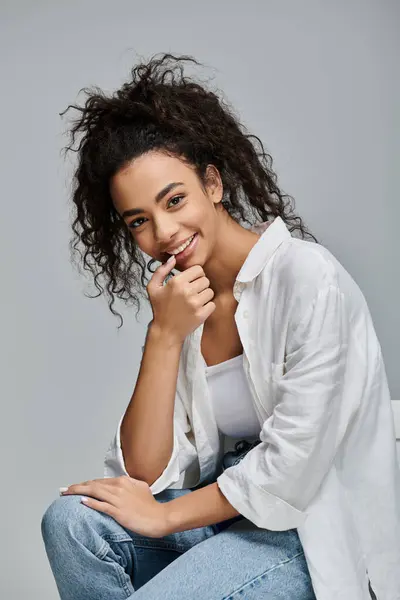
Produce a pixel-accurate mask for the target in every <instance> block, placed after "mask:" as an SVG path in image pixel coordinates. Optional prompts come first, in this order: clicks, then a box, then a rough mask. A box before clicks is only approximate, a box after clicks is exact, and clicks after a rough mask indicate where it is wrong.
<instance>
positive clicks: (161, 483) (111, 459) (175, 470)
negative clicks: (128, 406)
mask: <svg viewBox="0 0 400 600" xmlns="http://www.w3.org/2000/svg"><path fill="white" fill-rule="evenodd" d="M122 419H123V416H122V417H121V418H120V420H119V423H118V426H117V431H116V433H115V436H114V439H113V440H112V442H111V444H110V446H109V448H108V450H107V453H106V456H105V459H104V478H107V477H120V476H122V475H128V476H129V473H128V472H127V470H126V466H125V461H124V457H123V454H122V448H121V423H122ZM178 455H179V442H178V438H177V435H176V433H175V432H174V445H173V450H172V454H171V457H170V459H169V462H168V464H167V466H166V467H165V469H164V471H163V472H162V473H161V475H160V476H159V477H158V478H157V479H156V480H155V481H154V483H153V484H152V485H151V486H150V490H151V492H152V494H153V495H155V494H159V493H160V492H162V491H163V490H165V489H167V488H168V487H169V486H171V485H173V484H174V483H176V482H177V481H179V477H180V471H179V460H178Z"/></svg>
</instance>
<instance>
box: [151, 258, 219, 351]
mask: <svg viewBox="0 0 400 600" xmlns="http://www.w3.org/2000/svg"><path fill="white" fill-rule="evenodd" d="M174 266H175V257H171V258H170V259H169V260H168V261H167V262H165V263H164V264H162V265H160V266H159V267H158V269H156V271H155V272H154V273H153V276H152V278H151V280H150V281H149V283H148V285H147V292H148V295H149V298H150V302H151V306H152V309H153V321H152V325H153V327H156V328H157V329H158V330H159V331H160V332H161V333H165V334H166V335H168V336H170V337H171V339H173V340H175V341H176V342H177V343H182V342H183V341H184V339H185V337H186V336H187V335H188V334H189V333H191V332H192V331H194V330H195V329H196V328H197V327H198V326H199V325H201V324H202V323H204V321H205V320H206V319H208V317H209V316H210V315H211V314H212V313H213V312H214V310H215V303H214V302H211V299H212V298H213V297H214V292H213V290H212V289H211V288H210V287H209V286H210V280H209V279H208V278H207V277H205V274H204V271H203V268H202V267H201V266H200V265H193V266H192V267H189V268H188V269H186V270H185V271H182V272H180V273H179V274H178V275H175V276H174V277H171V278H170V279H169V280H168V281H167V283H166V284H165V285H164V280H165V278H166V277H167V275H168V273H169V272H170V271H171V270H172V269H173V267H174Z"/></svg>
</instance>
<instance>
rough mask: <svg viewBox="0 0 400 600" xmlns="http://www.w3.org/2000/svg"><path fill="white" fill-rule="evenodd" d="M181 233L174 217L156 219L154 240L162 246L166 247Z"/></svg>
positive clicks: (165, 216)
mask: <svg viewBox="0 0 400 600" xmlns="http://www.w3.org/2000/svg"><path fill="white" fill-rule="evenodd" d="M178 231H179V224H178V223H177V222H176V220H175V219H174V218H173V216H172V215H168V216H167V215H163V216H162V217H161V218H158V219H157V220H156V219H154V239H155V241H156V242H157V244H159V245H160V246H166V245H168V243H169V242H170V240H172V239H173V238H174V236H176V234H177V232H178Z"/></svg>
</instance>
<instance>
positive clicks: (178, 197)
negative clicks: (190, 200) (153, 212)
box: [168, 196, 184, 206]
mask: <svg viewBox="0 0 400 600" xmlns="http://www.w3.org/2000/svg"><path fill="white" fill-rule="evenodd" d="M181 198H184V196H174V197H173V198H171V200H170V201H169V202H168V205H169V204H170V203H171V202H173V201H174V200H180V199H181ZM173 206H177V205H176V204H173Z"/></svg>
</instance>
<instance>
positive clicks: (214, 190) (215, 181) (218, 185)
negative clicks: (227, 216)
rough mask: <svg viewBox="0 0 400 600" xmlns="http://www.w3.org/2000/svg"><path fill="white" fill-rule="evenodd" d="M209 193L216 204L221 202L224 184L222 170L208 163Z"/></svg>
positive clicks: (207, 182)
mask: <svg viewBox="0 0 400 600" xmlns="http://www.w3.org/2000/svg"><path fill="white" fill-rule="evenodd" d="M206 186H207V193H208V195H209V197H210V199H211V200H212V202H213V203H214V204H218V203H219V202H221V200H222V198H223V195H224V186H223V184H222V179H221V175H220V172H219V171H218V169H217V167H215V166H214V165H207V169H206Z"/></svg>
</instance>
